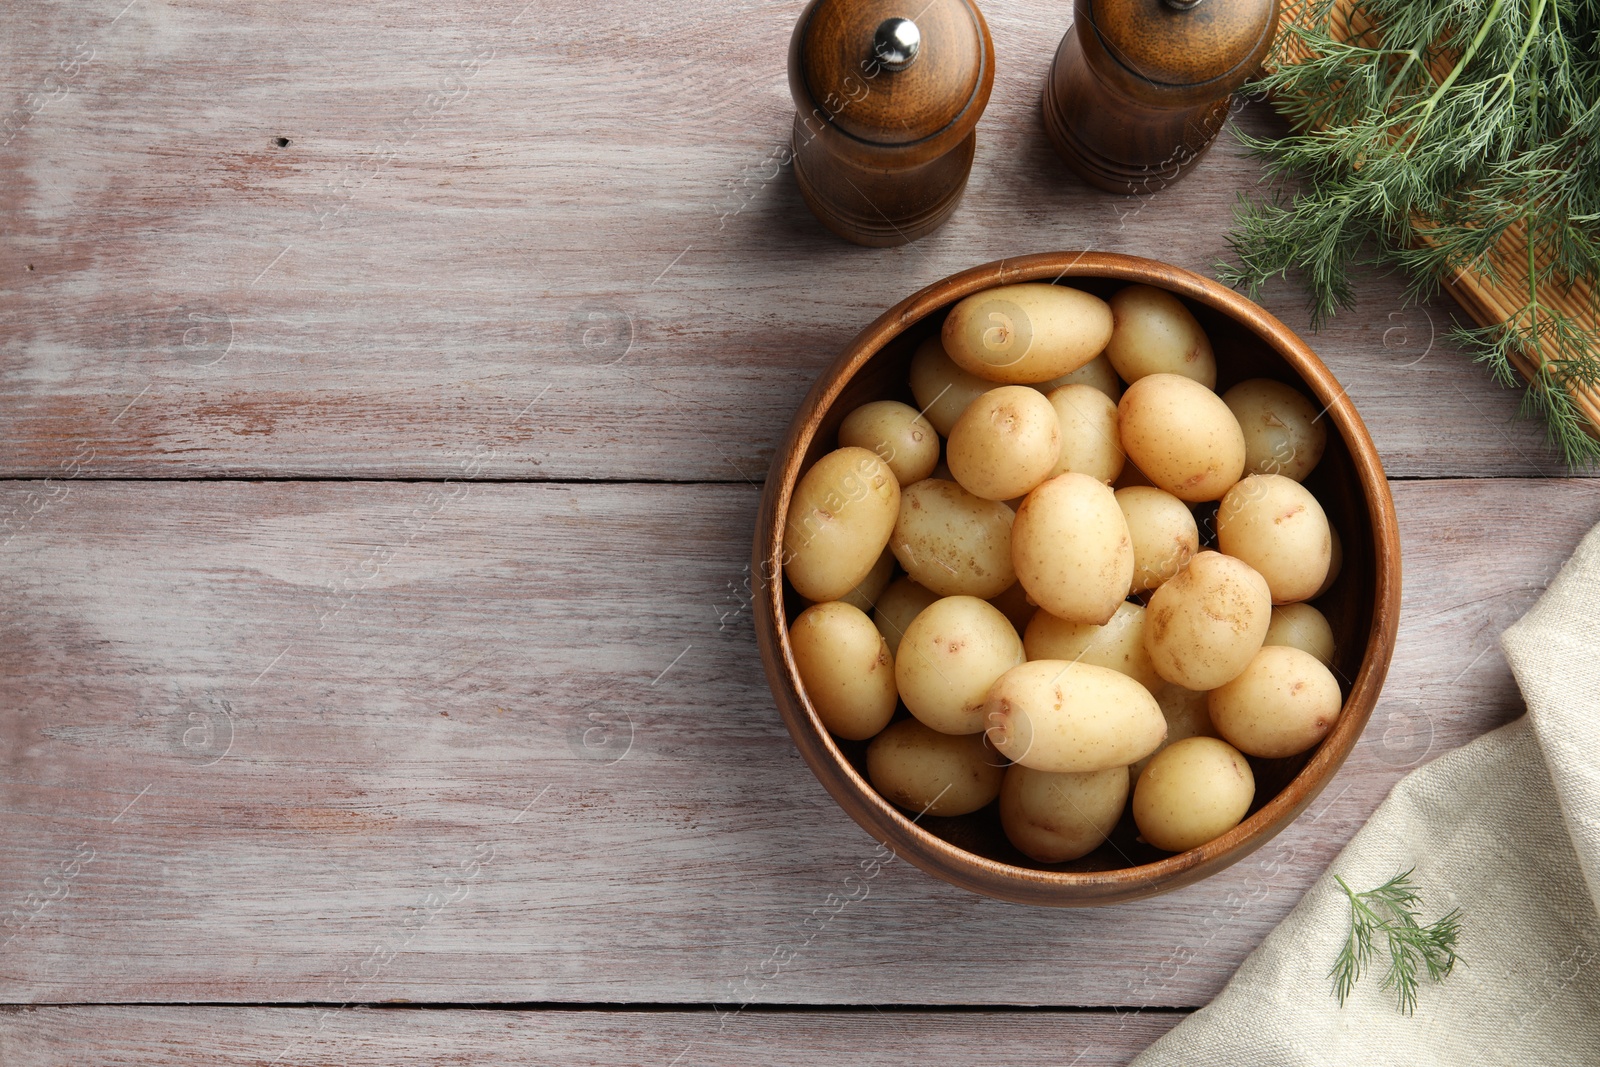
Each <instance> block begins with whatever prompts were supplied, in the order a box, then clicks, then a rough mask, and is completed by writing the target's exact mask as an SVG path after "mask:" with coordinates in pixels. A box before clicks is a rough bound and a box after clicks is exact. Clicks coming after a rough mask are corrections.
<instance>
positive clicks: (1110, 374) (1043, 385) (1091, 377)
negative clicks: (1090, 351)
mask: <svg viewBox="0 0 1600 1067" xmlns="http://www.w3.org/2000/svg"><path fill="white" fill-rule="evenodd" d="M1063 385H1092V386H1094V387H1095V388H1096V389H1098V390H1100V391H1101V392H1102V393H1104V394H1106V396H1108V397H1110V398H1111V402H1112V403H1113V404H1115V403H1116V402H1117V401H1118V400H1121V399H1122V379H1120V378H1118V377H1117V372H1116V371H1115V370H1113V369H1112V368H1111V361H1110V360H1109V359H1107V358H1106V357H1105V356H1095V357H1094V358H1093V359H1091V360H1090V361H1089V362H1087V363H1085V364H1084V365H1083V366H1081V367H1079V368H1078V369H1077V370H1075V371H1069V372H1068V373H1066V374H1063V375H1061V376H1060V377H1058V378H1051V379H1050V380H1049V381H1047V382H1040V383H1039V384H1038V385H1035V386H1034V388H1035V389H1037V390H1039V392H1041V393H1045V394H1046V395H1048V394H1049V393H1051V392H1053V391H1055V390H1057V389H1059V388H1061V387H1062V386H1063Z"/></svg>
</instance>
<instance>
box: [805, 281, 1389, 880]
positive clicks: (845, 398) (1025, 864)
mask: <svg viewBox="0 0 1600 1067" xmlns="http://www.w3.org/2000/svg"><path fill="white" fill-rule="evenodd" d="M1019 280H1020V279H1019ZM1043 280H1049V279H1048V277H1046V278H1045V279H1043ZM1140 280H1145V279H1140ZM1062 284H1067V285H1070V286H1072V287H1073V288H1077V289H1083V290H1086V291H1088V292H1091V293H1094V294H1095V295H1097V296H1099V297H1101V298H1106V297H1109V296H1110V295H1111V294H1112V293H1113V292H1115V291H1116V290H1118V289H1120V288H1122V287H1123V286H1125V285H1128V284H1130V280H1129V279H1118V278H1094V277H1071V278H1067V279H1064V280H1063V282H1062ZM1152 284H1156V283H1152ZM1175 295H1177V296H1178V297H1179V299H1181V300H1183V301H1184V304H1185V305H1186V306H1187V307H1188V308H1189V310H1190V311H1191V312H1193V313H1194V316H1195V318H1196V319H1198V320H1199V322H1200V325H1201V326H1202V327H1204V329H1205V331H1206V333H1207V335H1208V336H1209V337H1210V339H1211V345H1212V349H1213V350H1214V351H1215V353H1216V357H1217V371H1218V376H1217V392H1219V393H1221V392H1224V391H1225V390H1227V389H1228V387H1230V386H1232V385H1234V384H1235V383H1237V382H1240V381H1243V380H1245V379H1248V378H1271V379H1274V380H1276V381H1280V382H1285V383H1287V384H1289V385H1291V386H1294V387H1295V388H1297V389H1299V390H1300V391H1301V392H1302V393H1304V394H1305V395H1306V396H1308V397H1310V398H1311V399H1312V400H1313V402H1314V403H1316V404H1317V406H1318V407H1319V408H1321V407H1322V406H1323V404H1325V403H1329V402H1331V401H1332V400H1333V397H1319V393H1318V390H1317V389H1315V388H1314V387H1313V386H1311V385H1310V384H1309V383H1308V382H1307V381H1306V380H1305V379H1304V378H1303V377H1302V376H1301V375H1300V374H1299V373H1298V372H1297V371H1296V370H1295V368H1294V367H1293V366H1292V365H1291V364H1290V363H1289V361H1288V360H1286V359H1285V358H1284V357H1283V356H1282V355H1280V354H1279V353H1278V352H1277V351H1276V350H1275V349H1274V348H1273V346H1272V344H1271V343H1270V342H1268V341H1267V340H1266V339H1264V338H1263V337H1262V336H1261V335H1260V334H1258V333H1256V332H1255V331H1254V330H1253V329H1252V328H1251V327H1250V326H1249V325H1247V324H1245V323H1243V322H1241V321H1239V320H1237V319H1235V318H1233V317H1232V316H1231V315H1229V314H1227V313H1225V312H1223V311H1221V310H1218V309H1217V308H1214V307H1212V306H1210V305H1208V304H1205V303H1202V302H1200V301H1197V300H1195V299H1192V298H1190V297H1189V296H1187V295H1185V294H1184V293H1182V292H1176V291H1175ZM954 302H955V300H954V299H952V300H951V301H950V303H948V304H945V305H944V306H942V307H940V308H939V309H937V310H935V311H933V312H932V313H930V314H928V315H926V316H924V317H922V318H921V319H919V320H918V321H916V322H914V323H911V324H910V325H909V326H907V327H906V328H905V329H903V330H902V331H901V332H900V333H899V334H897V335H896V336H894V337H893V338H891V339H890V340H889V341H888V342H887V343H886V344H884V345H883V347H882V348H880V349H879V350H878V352H877V353H875V354H874V355H872V356H871V357H869V358H868V360H867V362H866V363H864V364H863V365H862V366H861V367H860V369H859V370H857V372H856V373H855V374H854V376H853V377H852V378H851V379H850V380H849V381H848V382H846V383H844V385H843V387H842V389H841V391H840V393H839V395H838V397H837V398H836V399H835V401H834V402H833V403H832V404H830V405H829V406H828V407H827V409H826V410H825V411H823V412H822V413H821V418H820V421H819V422H818V423H817V429H816V432H815V433H814V434H813V436H812V438H811V440H810V441H809V443H807V445H806V448H805V457H804V460H803V462H802V463H801V464H800V467H799V470H800V471H805V470H808V469H809V468H810V467H811V465H812V464H813V463H815V462H816V461H817V460H818V459H820V458H821V457H822V456H823V455H825V454H827V453H828V452H830V451H832V450H833V449H834V448H836V447H837V439H838V430H839V424H840V423H841V422H842V421H843V420H844V418H845V416H846V415H848V414H849V413H850V412H851V411H853V410H854V409H855V408H857V407H859V406H860V405H862V404H864V403H867V402H868V401H872V400H900V401H903V402H905V403H907V404H910V405H911V406H912V407H917V406H918V405H917V404H916V401H915V400H914V399H913V398H912V396H911V390H910V387H909V385H908V384H907V380H906V379H907V373H908V371H909V368H910V363H911V357H912V354H913V353H914V352H915V351H916V348H917V345H918V344H920V343H921V342H922V340H923V339H924V338H926V337H927V336H929V335H930V334H933V333H935V332H936V331H937V330H938V329H939V327H940V325H941V324H942V322H943V321H944V314H945V312H946V311H947V310H948V309H949V307H950V306H951V305H952V304H953V303H954ZM1322 421H1323V422H1324V423H1326V424H1327V425H1328V446H1327V451H1326V452H1325V453H1324V455H1323V458H1322V461H1321V462H1320V463H1318V464H1317V467H1316V469H1315V470H1313V471H1312V473H1311V475H1310V476H1309V477H1308V478H1307V479H1306V482H1305V485H1306V487H1307V488H1308V489H1310V490H1311V491H1312V493H1314V494H1315V495H1316V497H1317V499H1318V500H1319V501H1320V502H1321V503H1322V506H1323V509H1324V510H1325V511H1326V512H1327V515H1328V519H1329V521H1330V522H1331V523H1332V524H1333V526H1334V527H1335V528H1336V530H1337V531H1338V534H1339V538H1340V541H1341V542H1342V545H1343V549H1344V564H1343V567H1342V569H1341V571H1340V573H1339V577H1338V580H1337V581H1336V582H1335V583H1334V585H1333V587H1332V588H1331V589H1330V590H1329V591H1328V592H1327V593H1325V594H1324V595H1323V596H1322V597H1320V598H1319V599H1317V600H1315V601H1313V604H1314V605H1315V606H1316V607H1317V608H1318V609H1319V610H1321V611H1322V613H1323V614H1324V615H1326V616H1327V618H1328V622H1329V624H1330V625H1331V626H1332V628H1333V633H1334V639H1335V641H1336V644H1337V651H1336V653H1335V658H1334V662H1333V671H1334V675H1335V677H1337V678H1338V679H1339V684H1340V689H1341V691H1342V693H1343V695H1344V696H1345V698H1346V702H1347V708H1346V712H1347V713H1348V711H1349V708H1348V701H1349V697H1350V693H1351V688H1352V685H1353V683H1354V680H1355V678H1356V676H1357V674H1358V673H1359V671H1360V669H1361V665H1362V661H1363V658H1364V657H1365V655H1366V652H1367V643H1368V640H1369V636H1370V634H1371V633H1372V630H1373V611H1374V598H1373V589H1374V585H1375V582H1376V574H1375V566H1376V559H1375V553H1374V550H1373V547H1372V546H1373V545H1374V536H1373V528H1372V519H1371V512H1370V508H1369V506H1368V502H1367V499H1366V496H1365V494H1364V493H1363V490H1362V484H1361V478H1360V476H1359V473H1358V471H1357V469H1356V465H1355V462H1354V460H1353V458H1352V454H1351V452H1352V449H1351V442H1349V441H1346V440H1345V439H1344V436H1343V432H1342V431H1341V429H1340V427H1339V426H1338V425H1337V424H1336V423H1335V420H1333V419H1331V418H1328V417H1324V418H1323V420H1322ZM1213 510H1214V505H1213ZM1200 516H1201V535H1202V539H1205V538H1206V537H1207V534H1208V530H1209V525H1210V524H1209V523H1207V522H1206V521H1205V520H1204V512H1201V513H1200ZM1209 544H1210V546H1211V547H1215V538H1214V537H1211V538H1210V540H1209ZM783 595H784V611H785V621H786V622H787V623H792V622H793V621H794V618H795V616H796V615H798V614H799V613H800V611H801V610H803V608H804V604H803V602H802V601H801V600H800V598H799V597H798V596H797V595H796V594H795V592H794V590H793V589H792V588H790V587H789V586H788V584H787V583H785V585H784V593H783ZM784 629H785V633H784V634H783V637H782V640H783V641H784V642H785V643H787V632H786V631H787V627H785V628H784ZM1368 710H1370V709H1368ZM907 715H908V712H907V711H906V710H905V706H904V705H901V706H900V708H899V709H898V710H897V711H896V713H895V718H896V720H898V719H900V718H903V717H906V716H907ZM1352 740H1353V739H1352ZM832 741H833V744H834V745H836V746H837V748H838V750H839V752H840V753H841V754H842V755H843V757H844V758H845V759H847V760H848V761H849V762H850V764H851V765H852V766H853V767H854V768H855V769H856V771H857V772H858V773H859V774H860V776H861V778H862V780H866V778H867V771H866V750H867V742H864V741H844V740H841V739H838V738H833V739H832ZM1327 743H1328V742H1327V741H1324V744H1327ZM1316 752H1317V749H1312V750H1311V751H1309V752H1305V753H1302V754H1301V755H1298V756H1293V757H1290V758H1288V759H1274V760H1268V759H1258V758H1255V757H1250V765H1251V769H1252V770H1253V771H1254V773H1255V776H1256V796H1255V801H1254V803H1253V804H1252V805H1251V808H1250V814H1252V815H1253V814H1254V813H1255V812H1257V811H1259V810H1260V809H1261V808H1262V807H1263V806H1264V805H1265V804H1267V803H1268V802H1269V801H1271V800H1272V799H1273V797H1275V796H1276V795H1278V793H1280V792H1281V791H1282V790H1283V789H1284V788H1285V787H1286V786H1288V785H1289V783H1290V782H1291V781H1293V780H1294V778H1295V777H1296V775H1297V774H1299V773H1300V771H1301V770H1302V768H1304V767H1305V765H1306V764H1307V763H1308V762H1309V761H1310V760H1311V758H1312V756H1313V755H1314V754H1315V753H1316ZM1309 799H1310V797H1309V796H1308V797H1307V798H1306V800H1307V802H1309ZM1247 821H1248V816H1247ZM918 825H919V826H920V827H922V828H923V829H924V830H927V831H928V832H929V833H932V834H933V835H935V836H937V837H939V838H942V839H943V840H945V841H947V842H949V843H950V844H952V845H955V846H956V847H958V848H960V849H963V850H965V851H967V852H970V853H973V854H975V855H977V856H981V857H984V858H985V859H988V860H992V861H995V862H996V863H1000V864H1005V865H1007V866H1011V867H1015V868H1022V869H1026V870H1030V871H1059V872H1092V871H1113V870H1122V869H1125V868H1133V867H1139V866H1142V865H1145V864H1150V863H1155V862H1157V861H1159V860H1163V859H1166V858H1168V857H1170V856H1171V853H1167V852H1163V851H1161V850H1159V849H1156V848H1153V847H1151V846H1150V845H1146V844H1144V843H1142V842H1140V841H1139V840H1138V830H1137V828H1136V827H1135V826H1134V824H1133V818H1132V816H1131V815H1130V814H1129V813H1128V812H1127V811H1126V810H1125V811H1124V812H1123V817H1122V821H1121V823H1120V824H1119V825H1118V826H1117V828H1116V830H1115V831H1114V832H1113V833H1112V835H1111V838H1110V839H1109V840H1108V841H1107V842H1106V843H1105V844H1103V845H1101V846H1100V847H1099V848H1098V849H1096V850H1095V851H1093V852H1091V853H1089V854H1088V855H1087V856H1083V857H1081V858H1079V859H1076V860H1072V861H1069V862H1066V863H1057V864H1041V863H1038V862H1036V861H1035V860H1032V859H1030V858H1028V857H1027V856H1025V855H1023V854H1022V853H1021V852H1020V851H1018V850H1017V849H1016V848H1015V847H1014V846H1013V845H1012V844H1011V842H1010V841H1008V840H1007V839H1006V835H1005V833H1004V831H1003V830H1002V828H1001V826H1000V816H999V806H998V803H991V804H990V805H989V806H988V807H986V808H983V809H982V810H980V811H978V812H975V813H973V814H971V815H963V816H958V817H955V818H938V817H935V816H931V815H929V816H923V817H922V818H921V819H920V820H918ZM1257 843H1259V842H1257ZM1246 851H1248V850H1246ZM1243 854H1244V852H1240V853H1239V855H1243ZM1235 858H1237V857H1235Z"/></svg>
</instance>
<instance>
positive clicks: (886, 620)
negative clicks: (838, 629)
mask: <svg viewBox="0 0 1600 1067" xmlns="http://www.w3.org/2000/svg"><path fill="white" fill-rule="evenodd" d="M938 599H939V594H938V593H935V592H932V591H931V590H928V589H924V588H923V587H922V586H920V585H918V584H917V583H916V582H914V581H912V580H911V579H910V578H896V579H895V580H894V581H893V582H891V583H890V585H889V588H887V589H885V590H884V591H883V592H882V593H881V594H879V596H878V599H877V602H876V603H875V604H874V606H873V607H874V609H873V612H872V624H873V625H874V626H876V627H877V628H878V632H879V633H880V634H882V635H883V639H884V640H885V641H887V642H889V651H890V652H891V653H895V654H898V653H899V649H900V638H901V637H902V636H904V634H905V632H906V627H907V626H910V625H911V620H912V619H914V618H916V617H917V615H918V614H920V613H921V612H922V609H923V608H925V607H927V606H928V605H929V604H932V603H933V602H934V601H935V600H938Z"/></svg>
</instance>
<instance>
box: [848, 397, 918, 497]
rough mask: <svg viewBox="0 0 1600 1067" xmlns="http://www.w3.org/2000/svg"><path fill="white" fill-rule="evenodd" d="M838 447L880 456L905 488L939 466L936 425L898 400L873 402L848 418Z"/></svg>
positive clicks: (857, 409)
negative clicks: (865, 450) (857, 449)
mask: <svg viewBox="0 0 1600 1067" xmlns="http://www.w3.org/2000/svg"><path fill="white" fill-rule="evenodd" d="M839 446H840V447H841V448H846V447H851V446H854V447H857V448H865V449H867V450H868V451H869V452H875V453H877V454H878V457H879V458H880V459H882V460H883V461H884V462H885V463H887V464H888V465H889V469H890V470H892V471H894V476H895V480H896V481H898V482H899V483H900V488H902V489H904V488H905V487H906V486H908V485H910V484H911V483H912V482H920V481H922V479H924V478H926V477H927V476H928V475H930V474H932V473H933V468H934V467H937V466H938V465H939V434H938V431H936V430H935V429H934V428H933V423H931V422H929V421H928V420H927V419H926V418H924V417H923V416H921V415H919V414H918V413H917V409H916V408H914V407H912V406H911V405H909V404H902V403H900V402H899V401H898V400H874V401H873V402H872V403H870V404H862V405H861V406H860V407H858V408H856V409H855V410H854V411H852V412H851V413H850V414H848V415H846V416H845V417H844V422H842V423H840V424H839Z"/></svg>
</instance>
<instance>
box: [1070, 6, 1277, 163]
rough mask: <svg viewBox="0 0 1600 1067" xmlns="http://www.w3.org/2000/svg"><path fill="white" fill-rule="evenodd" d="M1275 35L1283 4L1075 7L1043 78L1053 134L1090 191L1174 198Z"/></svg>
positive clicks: (1225, 117) (1259, 64) (1258, 66)
mask: <svg viewBox="0 0 1600 1067" xmlns="http://www.w3.org/2000/svg"><path fill="white" fill-rule="evenodd" d="M1277 27H1278V5H1277V3H1276V0H1074V3H1073V20H1072V26H1071V28H1069V29H1068V30H1067V33H1066V36H1065V37H1063V38H1062V39H1061V46H1060V48H1058V49H1057V50H1056V58H1055V62H1054V63H1052V64H1051V66H1050V74H1049V76H1048V77H1047V78H1046V79H1045V86H1044V128H1045V132H1046V133H1047V134H1048V135H1049V137H1050V140H1051V142H1052V143H1053V144H1054V145H1055V148H1056V152H1057V153H1059V154H1060V156H1061V158H1062V159H1063V160H1064V161H1065V162H1066V164H1067V166H1069V167H1071V168H1072V169H1073V170H1075V171H1077V172H1078V174H1079V175H1080V176H1081V177H1082V178H1083V179H1084V181H1087V182H1088V183H1089V184H1091V185H1095V186H1098V187H1100V188H1101V189H1106V190H1108V191H1110V192H1114V193H1147V192H1154V191H1156V190H1158V189H1162V188H1165V187H1166V186H1168V185H1170V184H1172V183H1173V182H1175V181H1177V180H1178V179H1179V178H1181V177H1183V175H1185V174H1187V173H1188V172H1189V169H1190V168H1191V167H1193V166H1194V165H1195V163H1197V162H1198V161H1199V159H1200V157H1201V155H1203V154H1204V153H1205V151H1206V149H1207V148H1209V147H1211V142H1212V139H1213V138H1215V137H1216V135H1217V133H1218V131H1220V130H1221V129H1222V124H1223V122H1224V121H1225V120H1226V119H1227V117H1228V101H1229V99H1230V97H1231V96H1232V94H1233V91H1234V90H1235V89H1237V88H1239V86H1240V85H1242V84H1244V82H1245V81H1246V80H1247V79H1248V78H1250V77H1251V76H1252V75H1254V74H1255V73H1256V72H1257V70H1258V69H1259V68H1260V66H1261V61H1262V60H1263V59H1264V58H1265V57H1266V54H1267V49H1268V48H1269V47H1271V45H1272V38H1273V35H1274V34H1275V33H1276V32H1277Z"/></svg>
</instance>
